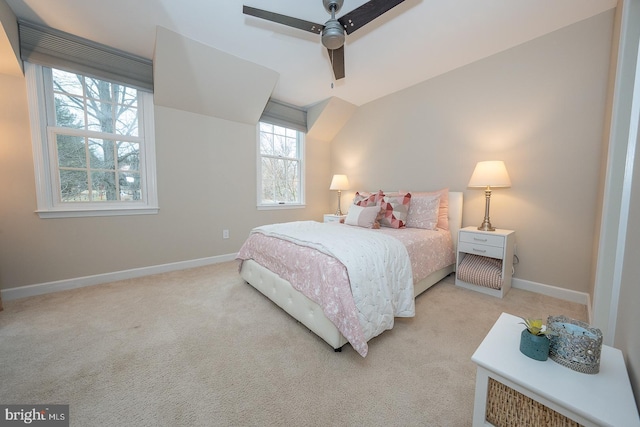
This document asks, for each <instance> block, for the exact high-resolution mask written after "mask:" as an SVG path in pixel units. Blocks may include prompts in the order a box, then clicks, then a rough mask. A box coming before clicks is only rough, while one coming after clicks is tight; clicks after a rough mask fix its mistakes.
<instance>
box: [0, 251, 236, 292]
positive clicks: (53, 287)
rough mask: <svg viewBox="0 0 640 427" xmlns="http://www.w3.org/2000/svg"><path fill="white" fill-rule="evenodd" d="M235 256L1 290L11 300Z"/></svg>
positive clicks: (227, 259) (220, 256) (233, 257)
mask: <svg viewBox="0 0 640 427" xmlns="http://www.w3.org/2000/svg"><path fill="white" fill-rule="evenodd" d="M235 258H236V254H227V255H218V256H214V257H208V258H200V259H193V260H189V261H180V262H173V263H170V264H162V265H154V266H151V267H142V268H134V269H131V270H122V271H115V272H113V273H105V274H97V275H95V276H86V277H77V278H74V279H67V280H57V281H55V282H47V283H38V284H35V285H27V286H19V287H17V288H9V289H3V290H2V291H0V292H1V294H2V299H3V300H4V301H10V300H15V299H19V298H25V297H31V296H34V295H43V294H49V293H51V292H58V291H66V290H69V289H76V288H82V287H85V286H93V285H100V284H102V283H110V282H117V281H119V280H126V279H134V278H136V277H142V276H149V275H151V274H160V273H167V272H170V271H177V270H186V269H188V268H195V267H202V266H205V265H211V264H218V263H221V262H227V261H233V260H234V259H235Z"/></svg>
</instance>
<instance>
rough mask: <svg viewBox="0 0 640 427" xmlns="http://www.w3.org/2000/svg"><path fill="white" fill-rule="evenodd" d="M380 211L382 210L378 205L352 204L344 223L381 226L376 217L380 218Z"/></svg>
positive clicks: (368, 226)
mask: <svg viewBox="0 0 640 427" xmlns="http://www.w3.org/2000/svg"><path fill="white" fill-rule="evenodd" d="M378 212H380V208H379V207H378V206H377V205H373V206H358V205H351V207H350V208H349V213H348V214H347V217H346V218H345V220H344V223H345V224H347V225H357V226H358V227H365V228H379V227H380V226H379V224H378V223H377V222H376V218H378Z"/></svg>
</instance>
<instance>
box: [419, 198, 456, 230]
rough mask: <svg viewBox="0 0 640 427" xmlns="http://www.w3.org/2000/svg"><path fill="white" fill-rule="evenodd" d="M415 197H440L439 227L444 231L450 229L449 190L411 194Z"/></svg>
mask: <svg viewBox="0 0 640 427" xmlns="http://www.w3.org/2000/svg"><path fill="white" fill-rule="evenodd" d="M411 195H412V196H413V197H424V196H436V195H438V196H440V208H439V209H438V224H437V227H438V228H440V229H442V230H448V229H449V189H448V188H443V189H442V190H438V191H424V192H418V193H411Z"/></svg>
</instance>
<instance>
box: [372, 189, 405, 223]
mask: <svg viewBox="0 0 640 427" xmlns="http://www.w3.org/2000/svg"><path fill="white" fill-rule="evenodd" d="M409 202H411V193H406V194H402V195H399V196H384V197H383V198H382V203H381V204H380V207H381V210H380V214H381V218H380V225H382V226H383V227H391V228H402V227H404V226H405V224H406V222H407V214H408V212H409Z"/></svg>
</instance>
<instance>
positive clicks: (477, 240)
mask: <svg viewBox="0 0 640 427" xmlns="http://www.w3.org/2000/svg"><path fill="white" fill-rule="evenodd" d="M473 240H475V241H476V242H486V241H487V239H480V238H478V237H474V238H473Z"/></svg>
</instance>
